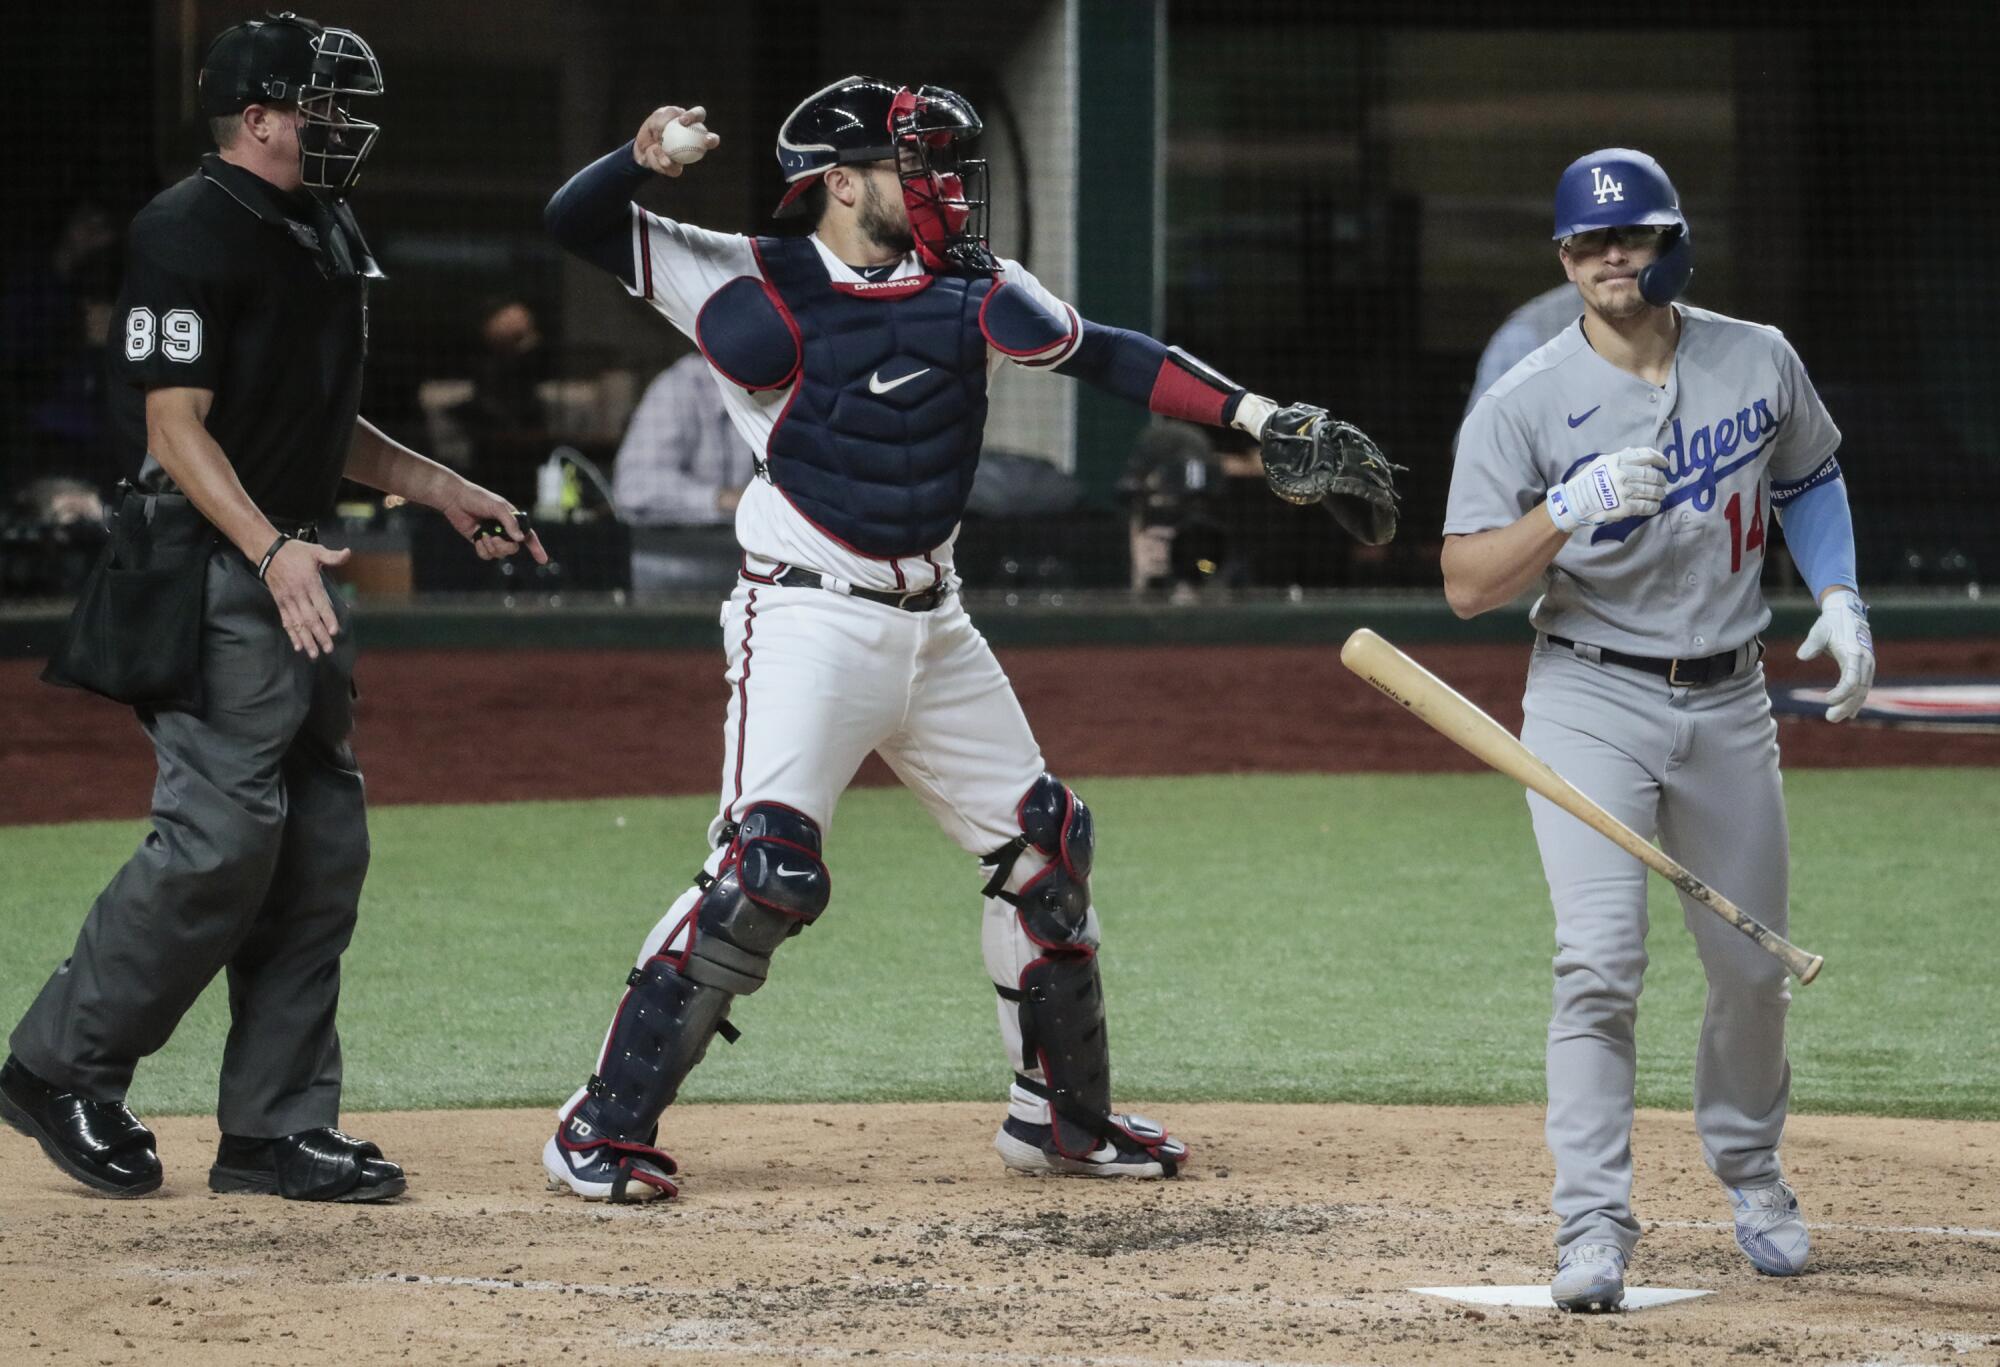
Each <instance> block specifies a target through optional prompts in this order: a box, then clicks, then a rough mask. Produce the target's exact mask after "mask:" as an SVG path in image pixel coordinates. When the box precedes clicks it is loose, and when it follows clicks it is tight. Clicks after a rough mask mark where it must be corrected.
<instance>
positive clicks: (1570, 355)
mask: <svg viewBox="0 0 2000 1367" xmlns="http://www.w3.org/2000/svg"><path fill="white" fill-rule="evenodd" d="M1675 311H1676V312H1677V313H1678V314H1679V316H1680V326H1681V335H1680V342H1679V345H1678V346H1677V347H1676V348H1675V351H1674V364H1673V371H1672V374H1671V375H1670V376H1669V377H1668V379H1667V382H1666V384H1665V385H1664V386H1656V385H1653V384H1651V383H1649V382H1647V381H1646V380H1643V379H1641V378H1639V377H1638V376H1636V375H1633V374H1631V373H1630V372H1628V371H1624V370H1621V369H1619V368H1618V367H1616V366H1614V365H1612V364H1611V363H1610V362H1608V361H1606V360H1605V359H1604V358H1603V357H1601V356H1599V355H1598V354H1597V353H1596V352H1595V351H1593V350H1592V349H1591V346H1590V343H1589V342H1588V341H1587V340H1586V339H1585V337H1584V333H1583V328H1582V325H1581V324H1580V323H1579V324H1578V325H1576V326H1573V327H1569V328H1565V329H1564V330H1563V331H1562V333H1561V334H1559V335H1558V336H1557V337H1556V338H1555V339H1554V340H1553V341H1551V342H1549V343H1548V345H1546V346H1544V347H1542V348H1541V349H1540V350H1538V351H1536V352H1534V353H1533V354H1531V355H1530V356H1528V357H1527V358H1526V359H1525V360H1523V361H1522V362H1521V363H1520V364H1519V365H1517V366H1515V367H1514V368H1513V369H1512V370H1511V371H1509V372H1508V373H1507V374H1506V375H1505V376H1504V377H1502V378H1501V379H1500V381H1499V382H1498V383H1497V384H1495V385H1494V386H1493V388H1492V389H1491V390H1489V391H1488V392H1487V393H1486V394H1485V395H1484V396H1483V397H1481V398H1480V400H1479V402H1478V403H1476V404H1474V405H1473V408H1472V412H1471V413H1469V414H1468V415H1467V416H1466V419H1465V423H1464V425H1463V426H1462V427H1461V428H1460V429H1459V433H1458V443H1457V450H1456V455H1455V458H1454V464H1453V467H1452V477H1451V495H1450V498H1449V501H1448V502H1447V505H1446V512H1445V525H1444V530H1445V534H1446V535H1448V536H1449V535H1458V534H1469V533H1473V532H1483V531H1490V530H1492V529H1494V528H1497V527H1504V526H1507V525H1509V524H1511V523H1513V522H1515V521H1516V520H1518V519H1519V518H1520V517H1521V516H1522V515H1523V514H1525V513H1526V512H1528V511H1529V510H1530V509H1531V508H1533V507H1535V505H1536V504H1538V503H1540V502H1541V501H1542V499H1543V498H1545V497H1546V496H1547V494H1548V491H1549V490H1550V489H1551V488H1553V487H1554V486H1556V485H1558V484H1560V483H1562V482H1563V481H1564V480H1566V479H1568V478H1569V477H1570V476H1572V475H1574V474H1575V473H1576V472H1577V470H1579V469H1580V468H1582V467H1583V465H1585V464H1586V463H1587V462H1589V461H1591V460H1593V459H1595V458H1596V457H1597V456H1599V455H1602V454H1604V453H1606V452H1611V451H1618V450H1621V449H1623V448H1625V447H1628V446H1644V447H1652V448H1654V449H1656V450H1658V451H1660V452H1662V453H1663V454H1664V455H1665V456H1666V457H1667V471H1666V475H1667V495H1666V499H1665V500H1664V502H1663V503H1662V505H1661V508H1660V511H1659V512H1658V513H1657V514H1656V515H1654V516H1653V517H1650V518H1643V519H1630V520H1628V521H1625V522H1619V523H1613V524H1611V525H1609V526H1604V527H1586V528H1584V529H1582V530H1581V531H1579V532H1577V533H1576V534H1575V535H1574V536H1572V537H1571V538H1570V540H1569V543H1568V544H1567V545H1565V546H1564V547H1563V548H1562V550H1561V551H1560V552H1559V553H1558V554H1557V556H1556V558H1555V561H1554V563H1553V564H1551V565H1550V566H1549V568H1548V571H1547V573H1546V575H1545V576H1544V585H1543V593H1542V596H1541V598H1540V599H1539V600H1537V602H1536V603H1535V606H1534V609H1533V611H1532V613H1531V614H1530V617H1531V620H1532V621H1533V622H1534V624H1535V626H1536V627H1537V628H1538V629H1539V630H1541V631H1544V632H1548V633H1550V634H1552V635H1557V636H1565V637H1568V638H1569V639H1571V640H1574V641H1581V642H1584V643H1587V644H1589V645H1595V646H1602V647H1608V648H1610V649H1613V650H1622V651H1625V652H1627V653H1630V654H1634V655H1647V656H1655V657H1661V658H1673V657H1678V656H1701V655H1713V654H1717V653H1719V652H1721V651H1724V650H1730V649H1733V648H1735V647H1736V646H1739V645H1741V644H1743V643H1744V642H1745V641H1747V640H1749V639H1750V638H1751V637H1752V636H1754V635H1755V634H1756V633H1757V632H1759V631H1761V630H1763V629H1764V627H1765V626H1766V625H1767V624H1768V623H1769V622H1770V620H1771V611H1770V608H1769V607H1768V606H1767V605H1766V604H1765V602H1764V596H1763V593H1762V591H1761V589H1760V588H1759V585H1758V573H1759V571H1760V569H1761V568H1762V564H1763V549H1764V541H1765V529H1766V526H1767V524H1768V522H1769V520H1770V518H1771V489H1772V485H1773V483H1774V482H1775V483H1776V484H1777V485H1778V486H1779V489H1780V493H1781V495H1786V494H1792V493H1797V492H1799V491H1801V490H1802V489H1803V488H1804V487H1808V486H1809V485H1810V484H1811V483H1813V482H1815V481H1816V480H1818V479H1820V478H1832V477H1833V476H1834V473H1835V472H1836V471H1837V469H1838V467H1837V465H1835V464H1834V462H1833V455H1834V451H1835V449H1836V448H1837V447H1838V446H1839V445H1840V431H1839V429H1838V428H1836V427H1835V426H1834V423H1833V419H1832V418H1831V417H1830V416H1829V415H1828V414H1827V411H1826V406H1825V405H1824V404H1823V403H1821V402H1820V398H1819V395H1818V394H1817V393H1816V392H1815V391H1814V389H1813V387H1812V382H1811V381H1810V380H1809V379H1807V378H1806V372H1805V366H1804V365H1803V364H1801V362H1800V361H1799V358H1798V354H1797V353H1796V352H1794V351H1793V350H1792V348H1791V344H1790V343H1788V342H1787V341H1786V340H1785V337H1784V334H1783V333H1781V332H1779V331H1778V330H1777V329H1776V328H1773V327H1765V326H1763V325H1761V324H1757V323H1747V322H1744V321H1742V320H1741V319H1736V318H1729V317H1725V316H1724V315H1722V314H1719V313H1711V312H1709V311H1708V310H1707V309H1698V308H1692V307H1689V306H1687V305H1675Z"/></svg>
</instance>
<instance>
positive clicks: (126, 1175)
mask: <svg viewBox="0 0 2000 1367" xmlns="http://www.w3.org/2000/svg"><path fill="white" fill-rule="evenodd" d="M0 1120H5V1121H6V1122H7V1123H8V1124H9V1125H12V1126H13V1127H14V1128H15V1129H17V1130H19V1131H20V1132H21V1133H22V1134H25V1135H27V1136H28V1137H29V1138H30V1139H33V1140H34V1141H35V1142H37V1143H38V1144H40V1145H41V1146H42V1152H43V1153H45V1154H47V1155H48V1156H49V1161H50V1162H52V1163H54V1164H55V1165H56V1166H57V1167H59V1168H61V1169H62V1170H63V1171H64V1172H66V1173H68V1174H69V1175H70V1176H71V1177H74V1178H75V1179H76V1180H77V1181H79V1182H81V1183H83V1184H84V1185H85V1186H87V1187H92V1188H94V1189H96V1190H98V1191H101V1192H103V1193H104V1194H105V1195H106V1196H144V1195H145V1194H146V1193H147V1192H149V1191H158V1190H159V1187H160V1155H159V1153H158V1151H157V1148H156V1145H155V1143H154V1140H153V1132H152V1131H151V1130H149V1129H147V1128H146V1127H145V1126H144V1125H141V1124H140V1123H139V1117H138V1116H136V1115H133V1114H132V1112H131V1111H130V1110H128V1109H127V1108H126V1106H125V1103H124V1102H122V1101H93V1100H91V1099H90V1098H89V1097H87V1096H83V1095H81V1094H79V1093H77V1092H64V1091H59V1090H57V1089H56V1087H55V1085H54V1084H52V1083H48V1082H44V1081H42V1079H40V1078H38V1077H36V1076H35V1075H34V1074H33V1073H31V1072H29V1071H28V1070H27V1069H26V1068H23V1067H22V1066H21V1065H20V1063H19V1062H17V1061H16V1060H15V1059H14V1058H13V1057H12V1056H11V1055H10V1056H9V1057H8V1059H7V1062H6V1063H5V1064H4V1065H0Z"/></svg>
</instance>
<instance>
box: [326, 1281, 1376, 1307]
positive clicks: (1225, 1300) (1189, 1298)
mask: <svg viewBox="0 0 2000 1367" xmlns="http://www.w3.org/2000/svg"><path fill="white" fill-rule="evenodd" d="M397 1282H405V1283H408V1284H410V1285H413V1286H452V1287H464V1288H466V1289H468V1290H473V1291H543V1292H554V1293H555V1294H557V1295H572V1296H604V1297H608V1298H611V1299H616V1300H650V1299H654V1298H666V1297H674V1298H681V1299H686V1298H698V1297H705V1296H720V1295H730V1296H747V1295H752V1294H758V1295H760V1296H761V1298H762V1299H764V1300H767V1301H776V1300H782V1299H785V1298H787V1297H789V1296H792V1295H795V1294H797V1292H798V1291H799V1290H800V1288H798V1287H788V1288H786V1289H784V1290H771V1291H765V1292H762V1293H750V1292H743V1291H739V1290H736V1289H735V1288H733V1287H712V1286H661V1285H659V1284H658V1283H643V1284H642V1283H635V1284H632V1285H621V1284H616V1283H605V1282H551V1281H537V1280H531V1279H528V1278H517V1277H454V1276H432V1275H428V1274H425V1273H418V1272H377V1273H376V1274H374V1275H373V1276H370V1277H363V1278H360V1279H359V1284H363V1285H370V1284H376V1283H382V1284H390V1285H393V1284H395V1283H397ZM819 1286H820V1288H821V1289H824V1290H826V1291H828V1292H834V1291H839V1290H842V1289H845V1290H848V1291H858V1292H862V1293H872V1294H874V1295H876V1296H877V1297H879V1298H882V1299H888V1298H891V1297H909V1298H911V1299H915V1298H917V1297H920V1296H926V1295H929V1294H931V1293H932V1292H938V1293H940V1294H943V1295H948V1296H1025V1295H1031V1294H1034V1293H1036V1292H1041V1291H1046V1290H1048V1289H1049V1288H1046V1287H1040V1286H1030V1285H1027V1284H1026V1283H1023V1282H1007V1283H1002V1284H998V1285H995V1284H990V1283H974V1284H963V1283H958V1282H934V1281H930V1280H927V1279H926V1278H922V1277H918V1278H915V1279H913V1280H909V1281H902V1280H898V1279H893V1278H884V1279H879V1280H875V1281H870V1280H869V1279H867V1278H865V1277H849V1278H847V1279H846V1280H844V1281H839V1282H823V1283H820V1284H819ZM1385 1294H1387V1293H1385ZM1090 1295H1091V1296H1092V1297H1097V1298H1103V1299H1105V1300H1127V1301H1147V1302H1150V1303H1154V1304H1159V1305H1175V1304H1181V1305H1226V1306H1256V1307H1258V1308H1260V1309H1272V1310H1282V1309H1299V1310H1344V1309H1352V1308H1355V1307H1359V1306H1367V1307H1371V1308H1372V1307H1374V1306H1376V1305H1377V1304H1378V1303H1379V1299H1380V1298H1379V1297H1365V1296H1284V1295H1271V1296H1197V1295H1194V1294H1193V1293H1191V1292H1190V1293H1186V1294H1182V1293H1177V1292H1173V1291H1133V1290H1130V1289H1128V1288H1125V1287H1117V1286H1099V1287H1093V1288H1092V1289H1091V1291H1090Z"/></svg>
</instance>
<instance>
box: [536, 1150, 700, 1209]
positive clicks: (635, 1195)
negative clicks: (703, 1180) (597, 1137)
mask: <svg viewBox="0 0 2000 1367" xmlns="http://www.w3.org/2000/svg"><path fill="white" fill-rule="evenodd" d="M542 1167H543V1169H544V1170H546V1171H547V1173H548V1175H549V1190H550V1191H564V1190H568V1191H572V1192H574V1193H576V1194H577V1195H578V1196H581V1197H582V1198H583V1199H584V1200H586V1201H609V1202H611V1203H612V1204H613V1205H630V1204H635V1203H637V1202H640V1201H652V1200H659V1199H666V1198H669V1197H674V1196H678V1195H680V1191H681V1189H680V1188H679V1187H678V1186H676V1185H675V1184H674V1180H673V1174H674V1173H676V1172H678V1171H680V1168H679V1166H678V1165H677V1164H676V1163H675V1162H674V1160H673V1159H672V1158H671V1157H669V1156H668V1155H667V1154H665V1153H663V1152H662V1151H661V1150H659V1149H656V1148H654V1147H653V1146H652V1145H650V1144H628V1143H611V1142H604V1143H597V1144H590V1145H586V1146H582V1147H578V1146H574V1145H570V1144H565V1143H563V1142H562V1136H561V1135H559V1134H552V1135H550V1136H549V1142H548V1143H546V1144H544V1145H543V1146H542Z"/></svg>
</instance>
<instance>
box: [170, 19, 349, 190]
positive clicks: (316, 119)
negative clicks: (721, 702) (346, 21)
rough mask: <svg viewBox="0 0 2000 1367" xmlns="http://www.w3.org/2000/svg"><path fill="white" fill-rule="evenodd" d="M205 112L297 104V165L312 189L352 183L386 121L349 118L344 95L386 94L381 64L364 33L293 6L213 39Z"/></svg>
mask: <svg viewBox="0 0 2000 1367" xmlns="http://www.w3.org/2000/svg"><path fill="white" fill-rule="evenodd" d="M197 91H198V98H199V102H200V106H201V112H202V114H203V115H204V116H205V117H208V118H217V117H219V116H221V115H225V114H235V113H238V112H240V111H241V110H243V109H244V108H245V107H247V106H249V105H253V104H271V105H284V104H295V105H297V106H298V107H299V109H300V111H301V112H302V113H303V114H304V115H305V126H304V127H303V128H301V129H300V130H299V171H300V175H301V177H302V178H303V179H304V181H305V183H306V184H307V185H309V186H311V187H313V188H314V189H318V190H330V191H332V192H334V193H335V194H339V193H342V192H344V191H346V190H348V189H350V188H352V187H353V185H354V183H355V181H356V180H358V179H359V178H360V175H361V163H362V162H363V161H364V160H365V159H366V158H367V156H368V153H369V150H370V149H371V148H373V147H374V146H375V138H376V135H377V134H379V133H380V132H381V129H380V127H378V126H377V125H375V124H372V123H364V122H362V121H361V120H359V119H355V118H351V117H349V115H348V112H347V110H346V108H345V107H344V101H345V100H347V99H350V98H352V97H354V96H357V95H380V94H381V93H382V65H381V63H379V62H377V61H376V60H375V54H374V52H373V51H372V50H370V48H369V46H368V44H367V43H365V42H363V41H362V39H361V35H360V34H358V33H355V32H354V31H353V30H352V29H344V28H328V27H326V26H324V25H321V24H317V23H314V22H313V21H312V20H310V19H305V18H301V17H300V16H299V15H296V14H293V13H292V12H291V11H289V10H287V11H285V12H284V13H282V14H273V15H270V16H268V17H266V18H264V19H251V20H248V21H246V22H244V23H241V24H237V25H236V26H234V27H233V28H226V29H224V30H223V31H222V32H221V33H219V34H217V35H216V38H215V41H214V42H213V43H211V44H209V48H208V54H207V55H206V56H205V57H203V58H202V63H201V76H200V79H199V81H198V83H197Z"/></svg>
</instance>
